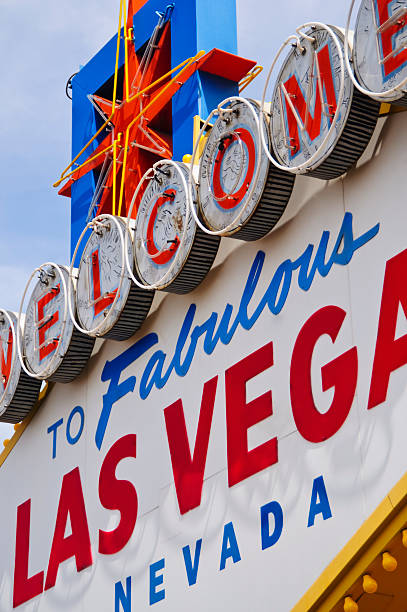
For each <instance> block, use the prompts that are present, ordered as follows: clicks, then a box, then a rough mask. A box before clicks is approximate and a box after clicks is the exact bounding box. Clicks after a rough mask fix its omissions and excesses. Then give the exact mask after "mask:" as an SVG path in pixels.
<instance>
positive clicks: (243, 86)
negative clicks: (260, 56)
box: [239, 66, 264, 94]
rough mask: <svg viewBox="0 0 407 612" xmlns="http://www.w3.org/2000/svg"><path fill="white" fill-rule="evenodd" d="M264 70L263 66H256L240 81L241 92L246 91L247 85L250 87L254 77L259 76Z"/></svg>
mask: <svg viewBox="0 0 407 612" xmlns="http://www.w3.org/2000/svg"><path fill="white" fill-rule="evenodd" d="M263 70H264V68H263V66H255V67H254V68H253V69H252V70H251V71H250V72H249V73H248V74H246V76H245V77H243V79H242V80H241V81H240V82H239V93H240V94H241V93H242V91H244V90H245V89H246V87H248V86H249V85H250V83H251V82H252V81H254V79H255V78H256V77H258V76H259V74H260V73H261V72H263Z"/></svg>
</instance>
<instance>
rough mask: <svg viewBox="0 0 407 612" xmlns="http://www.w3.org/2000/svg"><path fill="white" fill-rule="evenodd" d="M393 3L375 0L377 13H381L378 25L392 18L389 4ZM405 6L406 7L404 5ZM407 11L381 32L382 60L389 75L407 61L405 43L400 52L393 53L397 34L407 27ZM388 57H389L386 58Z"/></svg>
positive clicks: (391, 0) (391, 1) (385, 72)
mask: <svg viewBox="0 0 407 612" xmlns="http://www.w3.org/2000/svg"><path fill="white" fill-rule="evenodd" d="M390 4H393V0H375V5H376V6H377V13H378V15H379V23H378V27H379V28H380V27H381V26H383V25H384V24H385V23H386V21H388V19H390V17H391V14H390V13H389V5H390ZM403 8H404V7H403ZM406 23H407V20H406V11H404V12H403V13H402V14H401V15H400V19H398V20H397V21H396V22H394V23H389V24H388V25H387V26H386V27H385V28H384V30H382V32H381V33H380V34H379V36H380V41H381V48H382V49H381V52H382V57H381V59H382V61H383V60H386V61H384V63H383V66H384V74H385V76H386V77H388V76H389V75H390V74H391V73H392V72H394V71H395V70H397V69H398V68H400V67H401V66H402V65H403V64H405V62H406V61H407V49H405V48H404V44H403V45H402V46H401V47H400V51H399V53H396V54H395V55H392V57H389V55H391V54H392V53H394V51H395V49H396V47H395V44H396V41H397V34H399V33H400V32H401V30H403V29H404V28H405V27H406ZM386 58H387V59H386Z"/></svg>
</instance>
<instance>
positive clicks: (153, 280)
mask: <svg viewBox="0 0 407 612" xmlns="http://www.w3.org/2000/svg"><path fill="white" fill-rule="evenodd" d="M181 174H182V175H183V176H184V178H185V181H186V183H188V178H189V176H188V170H187V167H186V166H185V165H184V164H177V168H175V167H174V166H173V165H171V164H167V165H166V164H163V165H161V167H160V168H159V169H157V171H156V175H155V177H154V178H153V179H151V181H150V183H149V184H148V186H147V188H146V190H145V192H144V195H143V198H142V200H141V202H140V206H139V210H138V212H137V219H136V229H135V236H134V258H135V263H136V270H137V274H138V275H139V277H140V279H141V281H142V282H143V283H145V284H147V285H157V288H160V289H163V290H164V291H169V292H174V293H187V292H189V291H192V289H194V288H195V287H196V286H197V285H198V284H199V283H200V282H201V281H202V280H203V278H204V277H205V276H206V274H207V272H208V271H209V270H210V268H211V266H212V263H213V261H214V259H215V257H216V253H217V250H218V246H219V238H217V237H213V236H209V235H207V234H204V232H202V231H201V230H200V229H199V228H197V226H196V223H195V221H194V218H193V216H192V213H191V212H190V211H189V210H188V201H187V193H186V191H185V188H184V183H183V181H182V178H181ZM193 198H194V201H195V202H196V199H197V195H196V187H195V185H193Z"/></svg>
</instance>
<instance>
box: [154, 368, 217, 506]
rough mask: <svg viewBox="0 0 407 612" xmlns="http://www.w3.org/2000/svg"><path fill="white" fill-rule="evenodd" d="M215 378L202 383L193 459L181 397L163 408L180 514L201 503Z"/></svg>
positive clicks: (214, 393)
mask: <svg viewBox="0 0 407 612" xmlns="http://www.w3.org/2000/svg"><path fill="white" fill-rule="evenodd" d="M217 384H218V377H217V376H216V377H215V378H212V380H210V381H209V382H207V383H205V385H204V388H203V393H202V402H201V410H200V413H199V421H198V429H197V434H196V441H195V448H194V455H193V458H192V457H191V450H190V447H189V442H188V434H187V428H186V424H185V416H184V409H183V405H182V400H177V401H176V402H175V403H174V404H172V405H171V406H168V408H166V409H165V410H164V417H165V425H166V428H167V437H168V444H169V447H170V454H171V462H172V471H173V473H174V482H175V489H176V492H177V498H178V505H179V509H180V512H181V514H185V513H186V512H188V511H189V510H192V509H193V508H196V507H197V506H199V504H200V503H201V496H202V486H203V478H204V472H205V465H206V456H207V453H208V444H209V436H210V432H211V426H212V416H213V408H214V405H215V396H216V388H217Z"/></svg>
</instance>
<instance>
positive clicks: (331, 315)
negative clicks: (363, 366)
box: [290, 306, 358, 443]
mask: <svg viewBox="0 0 407 612" xmlns="http://www.w3.org/2000/svg"><path fill="white" fill-rule="evenodd" d="M345 317H346V312H345V311H344V310H342V308H339V307H338V306H326V307H325V308H321V309H320V310H318V311H317V312H316V313H315V314H313V315H312V316H311V317H310V318H309V319H308V321H307V322H306V323H305V324H304V326H303V327H302V329H301V331H300V333H299V335H298V338H297V341H296V343H295V346H294V351H293V355H292V359H291V372H290V391H291V404H292V410H293V416H294V420H295V423H296V425H297V429H298V431H299V433H300V434H301V435H302V437H303V438H305V439H306V440H308V441H309V442H314V443H317V442H322V441H323V440H327V439H328V438H330V437H331V436H333V435H334V434H335V433H336V432H337V431H338V430H339V429H340V428H341V427H342V425H343V423H344V422H345V420H346V418H347V416H348V414H349V411H350V409H351V406H352V403H353V398H354V396H355V391H356V383H357V376H358V355H357V349H356V347H353V348H351V349H350V350H349V351H347V352H346V353H343V355H340V356H339V357H337V358H336V359H334V360H333V361H331V362H329V363H327V364H326V365H324V366H323V368H322V369H321V377H322V390H323V391H327V390H328V389H331V388H332V387H334V388H335V393H334V398H333V400H332V404H331V406H330V408H329V410H328V411H327V412H326V413H324V414H322V413H321V412H319V411H318V409H317V407H316V406H315V402H314V398H313V394H312V385H311V360H312V355H313V352H314V348H315V345H316V343H317V341H318V340H319V338H321V337H322V336H323V335H325V334H327V335H328V336H329V337H330V338H331V340H332V342H335V340H336V338H337V336H338V334H339V331H340V329H341V327H342V323H343V321H344V319H345Z"/></svg>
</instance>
